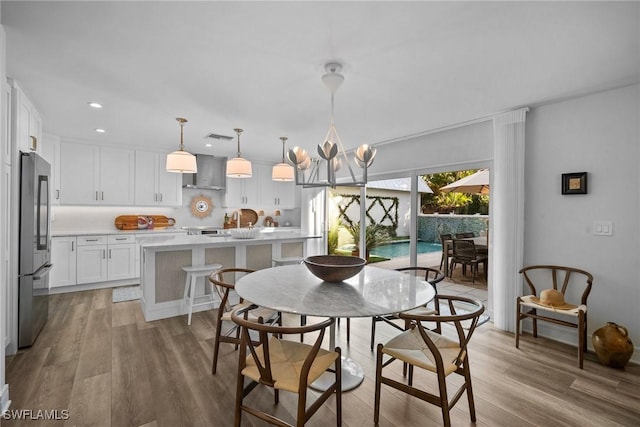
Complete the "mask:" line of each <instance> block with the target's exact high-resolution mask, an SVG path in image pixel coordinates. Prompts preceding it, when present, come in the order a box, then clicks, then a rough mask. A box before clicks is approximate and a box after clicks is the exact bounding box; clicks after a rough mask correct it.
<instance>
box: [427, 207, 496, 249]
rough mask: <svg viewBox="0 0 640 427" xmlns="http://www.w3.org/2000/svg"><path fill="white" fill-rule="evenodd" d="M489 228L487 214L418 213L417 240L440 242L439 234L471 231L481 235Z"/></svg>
mask: <svg viewBox="0 0 640 427" xmlns="http://www.w3.org/2000/svg"><path fill="white" fill-rule="evenodd" d="M488 228H489V216H488V215H440V214H427V215H422V214H421V215H418V240H422V241H424V242H431V243H440V235H441V234H456V233H465V232H472V233H473V234H474V235H476V236H483V235H485V233H486V232H487V229H488Z"/></svg>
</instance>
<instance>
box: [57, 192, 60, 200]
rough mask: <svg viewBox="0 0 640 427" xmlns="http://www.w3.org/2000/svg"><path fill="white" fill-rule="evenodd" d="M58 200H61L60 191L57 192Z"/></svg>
mask: <svg viewBox="0 0 640 427" xmlns="http://www.w3.org/2000/svg"><path fill="white" fill-rule="evenodd" d="M56 200H60V190H56Z"/></svg>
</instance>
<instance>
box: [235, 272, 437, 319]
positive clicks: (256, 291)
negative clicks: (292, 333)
mask: <svg viewBox="0 0 640 427" xmlns="http://www.w3.org/2000/svg"><path fill="white" fill-rule="evenodd" d="M235 290H236V292H237V293H238V295H240V296H241V297H243V298H244V299H246V300H248V301H251V302H253V303H254V304H258V305H261V306H264V307H269V308H272V309H274V310H278V311H283V312H286V313H294V314H300V315H308V316H325V317H371V316H378V315H383V314H390V313H396V312H399V311H405V310H410V309H412V308H415V307H418V306H420V305H423V304H426V303H428V302H429V301H431V300H432V299H433V298H434V296H435V289H434V288H433V286H432V285H431V284H429V282H426V281H424V280H421V279H420V278H418V277H415V276H413V275H409V274H405V273H401V272H399V271H395V270H389V269H384V268H378V267H371V266H365V267H364V269H363V270H362V271H361V272H360V273H359V274H358V275H356V276H354V277H352V278H351V279H348V280H346V281H344V282H339V283H329V282H325V281H323V280H322V279H318V278H317V277H316V276H314V275H313V274H311V272H310V271H309V270H308V269H307V267H306V266H305V265H304V264H297V265H287V266H281V267H273V268H267V269H264V270H258V271H256V272H254V273H251V274H247V275H246V276H244V277H242V278H240V279H239V280H238V281H237V283H236V285H235Z"/></svg>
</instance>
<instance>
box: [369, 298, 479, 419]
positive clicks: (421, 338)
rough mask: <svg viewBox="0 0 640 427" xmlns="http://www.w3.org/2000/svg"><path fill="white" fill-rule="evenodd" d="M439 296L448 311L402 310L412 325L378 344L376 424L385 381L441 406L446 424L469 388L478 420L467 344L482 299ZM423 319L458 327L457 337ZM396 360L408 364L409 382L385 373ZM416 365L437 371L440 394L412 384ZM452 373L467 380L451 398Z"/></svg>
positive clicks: (471, 412) (471, 406) (472, 413)
mask: <svg viewBox="0 0 640 427" xmlns="http://www.w3.org/2000/svg"><path fill="white" fill-rule="evenodd" d="M438 300H439V303H440V304H442V305H443V306H444V307H443V308H442V310H441V312H445V311H446V312H448V313H447V314H430V315H416V314H409V313H406V312H403V313H399V314H398V315H399V317H400V318H401V319H406V320H408V321H410V322H411V329H409V330H407V331H405V332H403V333H401V334H400V335H398V336H396V337H395V338H392V339H391V340H390V341H388V342H387V343H386V344H384V345H383V344H378V347H377V355H376V386H375V387H376V388H375V402H374V416H373V420H374V423H375V424H378V421H379V420H380V393H381V388H382V384H385V385H387V386H389V387H391V388H394V389H396V390H399V391H402V392H404V393H407V394H409V395H411V396H414V397H417V398H418V399H421V400H424V401H426V402H429V403H431V404H433V405H436V406H439V407H440V408H441V410H442V419H443V421H444V425H445V426H450V425H451V418H450V415H449V411H450V410H451V408H453V406H454V405H455V404H456V403H457V402H458V400H459V399H460V397H462V394H463V393H465V392H466V393H467V400H468V403H469V415H470V417H471V421H472V422H475V421H476V411H475V405H474V402H473V389H472V386H471V372H470V371H469V351H468V349H467V344H468V343H469V340H470V339H471V336H472V335H473V331H474V330H475V328H476V326H477V325H478V319H479V318H480V315H481V314H482V313H483V312H484V306H483V305H482V303H481V302H479V301H475V300H472V299H469V298H466V297H462V296H453V295H442V294H441V295H439V296H438ZM445 307H446V310H445ZM423 322H439V323H441V324H444V323H447V324H451V325H453V327H454V328H455V338H451V337H449V336H445V335H444V334H442V333H437V332H435V331H430V330H429V329H427V328H425V327H424V326H423ZM385 356H386V357H387V360H386V361H384V358H385ZM395 360H398V361H400V362H403V363H404V364H408V365H409V375H408V378H407V381H406V382H400V381H397V380H395V379H392V378H391V377H385V376H383V369H384V368H386V367H387V366H389V365H390V364H391V363H393V362H394V361H395ZM416 367H417V368H420V369H424V370H425V371H428V372H432V373H434V374H436V375H437V381H438V394H437V395H436V394H433V393H430V392H428V391H426V390H425V387H422V388H417V387H414V386H413V370H414V368H416ZM451 374H458V375H460V376H461V377H462V378H463V379H464V380H463V382H462V385H461V386H459V388H458V389H457V390H456V392H455V394H454V395H453V397H452V398H451V399H449V393H448V391H447V381H446V378H447V377H448V376H449V375H451ZM457 383H458V382H456V384H457Z"/></svg>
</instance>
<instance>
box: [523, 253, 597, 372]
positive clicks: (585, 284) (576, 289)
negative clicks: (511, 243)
mask: <svg viewBox="0 0 640 427" xmlns="http://www.w3.org/2000/svg"><path fill="white" fill-rule="evenodd" d="M520 273H521V274H522V275H523V276H524V280H525V283H526V284H527V285H528V286H529V290H530V291H531V293H530V294H529V295H525V296H521V297H517V298H516V316H517V318H516V348H519V346H520V328H521V322H522V321H523V320H524V319H527V318H530V319H531V320H532V322H533V336H534V338H535V337H537V336H538V320H542V321H546V322H550V323H554V324H556V325H561V326H567V327H569V328H574V329H577V330H578V367H579V368H580V369H582V368H583V364H584V353H586V352H587V299H588V298H589V293H590V292H591V286H592V285H593V276H592V275H591V273H589V272H587V271H584V270H580V269H577V268H573V267H565V266H559V265H531V266H528V267H524V268H522V269H521V270H520ZM551 289H553V290H555V291H559V292H560V293H561V298H562V301H558V302H552V303H551V304H548V303H546V301H545V300H544V299H543V298H541V297H542V293H543V292H548V291H549V290H551ZM572 298H575V301H574V304H572V303H571V302H567V301H564V300H565V299H567V300H568V301H571V300H572ZM578 298H579V300H578ZM560 302H564V304H562V305H560V304H559V303H560ZM540 311H541V312H542V313H540ZM543 313H544V314H543ZM549 314H552V315H549Z"/></svg>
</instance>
